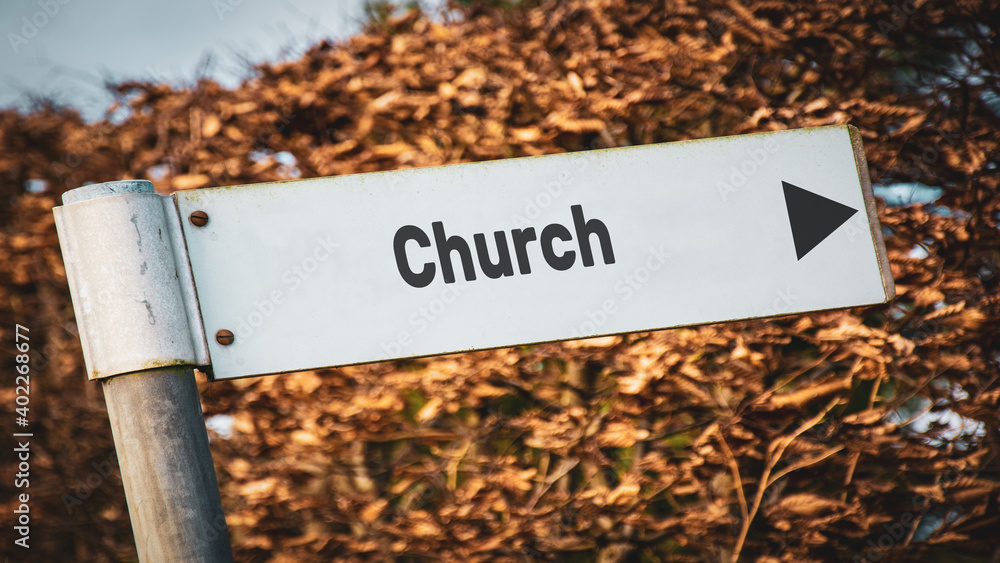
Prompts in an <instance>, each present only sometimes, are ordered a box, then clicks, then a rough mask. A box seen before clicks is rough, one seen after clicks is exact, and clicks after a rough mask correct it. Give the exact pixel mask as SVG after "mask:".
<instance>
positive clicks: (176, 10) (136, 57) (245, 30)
mask: <svg viewBox="0 0 1000 563" xmlns="http://www.w3.org/2000/svg"><path fill="white" fill-rule="evenodd" d="M423 4H424V5H425V6H434V5H439V4H440V2H434V1H430V2H428V1H425V2H423ZM364 21H365V12H364V0H325V1H324V0H278V1H270V2H269V1H265V0H172V1H171V2H156V1H153V0H128V1H125V0H89V1H85V0H20V1H4V2H0V32H2V34H3V44H2V45H0V107H4V108H6V107H19V108H22V109H25V108H28V107H30V104H31V100H32V99H33V98H37V97H38V96H43V97H48V98H51V99H53V100H55V101H57V102H58V103H61V104H66V105H72V106H74V107H77V108H79V109H80V110H81V111H82V113H83V114H84V116H85V117H86V118H87V119H91V120H94V119H99V118H101V117H103V115H104V112H105V111H106V110H107V108H108V107H109V105H110V104H111V102H112V97H111V96H110V95H109V94H108V93H107V92H106V90H105V88H104V86H103V85H104V83H105V82H106V81H116V82H117V81H122V80H125V79H146V80H150V79H152V80H156V81H169V82H172V83H180V84H190V83H193V82H194V80H195V79H196V78H197V77H198V76H199V75H201V76H209V77H211V78H214V79H216V80H218V81H220V82H221V83H223V84H224V85H226V86H230V87H231V86H235V85H237V84H238V83H239V79H240V78H241V77H245V76H246V75H247V64H246V61H250V62H260V61H264V60H272V61H274V60H289V59H294V58H297V57H298V56H299V55H301V54H302V53H303V52H304V51H305V50H306V49H307V48H308V47H309V46H310V45H312V44H314V43H315V42H317V41H319V40H320V39H325V38H327V39H329V38H332V39H344V38H347V37H349V36H350V35H351V34H353V33H356V32H357V31H359V30H360V28H361V26H362V24H363V22H364ZM206 61H211V62H210V63H209V64H205V63H206Z"/></svg>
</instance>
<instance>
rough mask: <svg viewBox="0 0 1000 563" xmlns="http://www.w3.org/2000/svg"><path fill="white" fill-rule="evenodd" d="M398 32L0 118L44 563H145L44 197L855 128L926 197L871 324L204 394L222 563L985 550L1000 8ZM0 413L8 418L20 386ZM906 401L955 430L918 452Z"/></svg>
mask: <svg viewBox="0 0 1000 563" xmlns="http://www.w3.org/2000/svg"><path fill="white" fill-rule="evenodd" d="M397 14H399V15H397V16H394V17H390V18H386V19H382V20H378V21H375V22H373V23H372V24H371V25H370V26H369V27H368V28H367V29H366V31H365V32H364V33H362V34H360V35H358V36H356V37H354V38H352V39H351V40H349V41H346V42H343V43H338V44H328V43H321V44H318V45H316V46H315V47H313V48H312V49H311V50H310V51H309V52H308V53H307V54H306V55H305V56H303V57H302V58H301V59H300V60H297V61H294V62H289V63H283V64H274V65H269V64H268V65H263V66H261V67H259V68H258V69H257V71H256V73H255V76H254V77H253V78H252V79H250V80H248V81H247V82H245V83H244V84H242V85H241V86H240V87H238V88H236V89H233V90H227V89H224V88H222V87H220V86H219V85H217V84H216V83H214V82H212V81H209V80H201V81H199V82H198V83H197V84H196V85H195V86H194V87H191V88H184V89H181V88H174V87H171V86H169V85H166V84H154V83H139V82H130V83H125V84H120V85H117V86H116V87H115V88H116V92H118V94H119V95H120V100H121V101H120V104H121V108H123V109H122V111H126V112H127V117H126V118H125V119H124V120H123V121H120V122H119V121H118V120H115V121H114V122H113V121H111V120H109V119H105V120H102V121H100V122H97V123H86V122H84V121H83V120H81V118H80V117H79V115H78V114H77V113H76V112H75V111H73V110H71V109H64V108H58V107H54V106H52V105H50V104H42V105H41V106H40V107H38V108H37V109H36V110H35V111H33V112H31V113H27V114H19V113H16V112H13V111H4V112H2V113H0V130H2V133H0V190H2V197H3V198H4V201H5V202H8V201H9V203H10V204H9V205H5V206H3V208H2V211H0V221H2V225H3V227H2V229H3V230H2V233H3V234H2V239H0V264H2V265H3V266H2V267H0V334H2V341H3V342H4V343H5V344H4V352H3V359H2V363H3V366H4V371H5V373H7V374H12V373H13V366H14V363H13V357H12V356H11V357H8V350H10V343H11V342H12V341H13V334H12V329H13V326H14V324H15V323H20V324H23V325H26V326H29V327H30V328H31V331H32V332H31V337H32V344H33V350H34V352H33V354H34V362H33V366H34V367H35V368H36V369H35V371H34V378H33V380H32V382H33V383H34V385H33V387H32V410H31V420H32V428H33V430H34V432H35V435H36V438H35V440H34V442H33V448H34V450H33V451H34V457H33V458H32V460H33V465H32V475H31V497H32V511H33V512H32V517H33V522H34V525H33V526H34V527H33V533H32V542H33V547H32V550H31V554H32V555H33V556H35V557H38V558H40V559H39V560H42V559H44V560H79V561H127V560H134V557H135V553H134V547H133V544H132V535H131V530H130V527H129V523H128V516H127V511H126V507H125V502H124V495H123V493H122V490H121V482H120V479H119V478H118V477H117V475H111V476H106V477H101V478H100V479H96V478H95V477H94V475H95V474H96V475H98V476H100V475H101V472H100V471H99V470H100V469H101V468H103V467H104V466H103V465H102V464H103V463H104V462H106V461H107V460H108V458H109V455H110V454H111V453H112V452H113V444H112V441H111V436H110V431H109V427H108V424H107V422H106V415H105V410H104V405H103V400H102V397H101V392H100V386H99V385H98V384H95V383H90V382H87V381H86V379H85V376H84V373H83V369H82V358H81V356H80V349H79V345H78V341H77V339H76V336H75V323H74V320H73V313H72V308H71V304H70V302H69V296H68V291H67V287H66V280H65V272H64V269H63V266H62V261H61V257H60V254H59V249H58V244H57V241H56V237H55V233H54V229H53V221H52V215H51V208H52V206H53V205H56V204H57V201H58V196H59V194H60V193H61V192H62V191H64V190H66V189H69V188H73V187H76V186H79V185H81V184H82V183H84V182H100V181H107V180H114V179H121V178H151V179H154V180H155V182H156V185H157V187H158V189H160V190H161V191H163V192H164V193H166V192H169V191H171V190H175V189H190V188H198V187H202V186H211V185H226V184H241V183H251V182H262V181H272V180H279V179H287V178H289V177H293V176H294V175H296V174H300V175H301V176H303V177H309V176H321V175H335V174H348V173H357V172H367V171H373V170H387V169H396V168H402V167H409V166H428V165H436V164H444V163H450V162H463V161H473V160H484V159H496V158H508V157H516V156H523V155H534V154H547V153H554V152H564V151H576V150H585V149H590V148H597V147H606V146H624V145H637V144H644V143H655V142H664V141H675V140H682V139H691V138H704V137H712V136H718V135H730V134H738V133H747V132H754V131H771V130H781V129H789V128H798V127H810V126H817V125H826V124H834V123H852V124H854V125H855V126H857V127H858V128H859V129H860V130H861V132H862V134H863V136H864V139H865V145H866V150H867V155H868V161H869V164H870V169H871V174H872V181H873V183H876V184H886V183H892V182H899V181H906V182H921V183H923V184H926V185H930V186H936V187H940V188H942V189H943V195H942V196H941V198H940V199H938V200H937V201H936V202H935V203H934V204H933V205H931V204H919V205H910V206H892V207H886V206H884V205H883V206H881V207H880V217H881V220H882V222H883V225H884V226H885V228H886V229H887V233H888V236H887V239H886V244H887V246H888V248H889V253H890V259H891V262H892V269H893V275H894V277H895V279H896V282H897V284H898V286H897V287H898V294H899V297H898V298H897V299H896V301H895V302H894V303H892V304H890V305H888V306H883V307H874V308H867V309H856V310H848V311H837V312H826V313H818V314H814V315H803V316H796V317H790V318H783V319H777V320H771V321H754V322H742V323H732V324H726V325H713V326H706V327H700V328H694V329H681V330H672V331H663V332H655V333H639V334H630V335H627V336H621V337H610V338H602V339H593V340H585V341H577V342H567V343H561V344H545V345H539V346H532V347H526V348H517V349H502V350H496V351H490V352H477V353H469V354H459V355H452V356H446V357H439V358H430V359H423V360H415V361H408V362H398V363H383V364H374V365H367V366H360V367H351V368H343V369H330V370H322V371H318V372H308V373H301V374H295V375H285V376H278V377H266V378H255V379H247V380H241V381H233V382H224V383H207V382H206V383H204V384H203V386H202V398H203V406H204V410H205V412H206V415H215V414H223V413H224V414H228V415H231V416H232V417H234V419H235V425H234V428H235V430H234V435H233V436H232V438H229V439H222V438H219V437H214V438H213V450H214V455H215V461H216V470H217V473H218V476H219V479H220V486H221V490H222V497H223V503H224V505H225V509H226V513H227V518H228V522H229V530H230V534H231V538H232V544H233V546H234V549H235V552H236V554H237V560H239V561H276V562H277V561H326V560H331V559H337V560H352V561H383V560H393V559H395V560H466V561H487V560H490V561H528V560H553V561H564V560H566V561H602V562H610V561H660V560H671V561H720V560H737V559H739V560H741V561H761V562H765V561H832V560H850V561H858V560H865V561H874V560H876V559H881V560H898V561H916V560H927V561H955V560H958V558H960V557H961V558H962V559H961V560H963V561H997V560H998V558H1000V551H998V548H997V542H996V539H995V538H996V532H997V530H1000V506H998V502H1000V497H998V495H1000V484H998V479H997V469H998V467H1000V460H998V446H997V432H998V430H1000V417H998V411H1000V384H998V381H997V379H998V375H1000V366H998V362H1000V354H998V350H1000V346H998V332H1000V331H998V318H1000V297H998V285H1000V231H998V224H997V223H998V213H1000V194H998V178H1000V174H998V169H997V161H998V142H1000V118H998V115H997V105H996V100H997V97H996V96H997V94H998V92H1000V88H998V76H1000V74H998V73H1000V61H998V58H997V51H996V49H995V45H996V43H997V30H996V29H995V26H996V22H998V21H1000V7H998V3H997V2H995V1H993V2H977V1H960V2H922V1H919V0H917V1H907V2H904V1H900V2H899V3H897V4H895V5H893V4H889V3H881V2H878V3H869V2H848V1H842V2H834V1H827V0H816V1H812V2H806V3H786V2H774V1H769V0H760V1H750V2H746V3H741V2H739V1H737V0H726V1H722V0H707V1H703V2H685V1H682V0H666V1H664V2H662V3H661V2H657V3H647V2H623V1H612V0H594V1H586V2H585V1H580V0H574V1H559V2H555V1H550V2H542V3H541V4H540V5H532V6H528V5H514V6H510V5H503V6H496V7H489V6H486V5H479V4H476V5H473V6H471V7H470V6H465V7H454V8H453V9H452V10H451V11H450V12H449V13H448V14H447V15H446V16H445V17H444V18H443V19H442V18H438V19H434V18H428V17H426V16H424V15H422V14H419V13H417V12H408V13H402V12H397ZM990 96H992V98H991V97H990ZM990 100H992V103H993V106H992V109H991V108H990V107H989V105H988V103H987V102H988V101H990ZM109 115H110V113H109ZM282 151H287V152H289V153H291V154H292V155H294V157H295V158H296V164H295V167H294V168H295V169H293V167H289V166H286V165H282V164H281V163H279V162H278V161H277V160H276V158H275V157H274V153H278V152H282ZM29 180H44V181H45V182H46V185H47V186H48V189H47V190H46V191H44V192H42V193H34V192H29V191H27V190H26V187H25V186H26V183H27V182H28V181H29ZM915 247H920V248H921V249H923V251H924V252H926V256H925V257H920V256H922V254H923V252H918V253H914V252H913V251H914V248H915ZM331 322H332V321H331ZM7 379H8V380H10V381H11V382H12V380H13V376H12V375H11V376H9V377H8V378H7ZM0 393H2V394H3V397H4V400H3V401H0V404H2V406H0V417H2V418H3V420H12V419H13V417H14V414H13V412H12V409H13V397H14V394H13V393H14V392H13V385H12V384H9V385H4V386H3V387H2V390H0ZM921 409H924V410H930V411H932V412H935V413H949V412H950V413H954V414H953V415H952V414H949V415H948V416H958V415H960V416H961V417H964V418H962V419H961V420H962V421H963V422H964V423H965V425H966V430H967V431H966V432H964V433H958V434H957V435H956V433H955V432H953V431H950V430H949V427H948V426H947V425H946V424H937V425H932V426H931V427H930V428H929V429H927V431H924V432H922V431H919V430H921V429H919V428H916V427H915V426H914V425H913V424H910V423H911V422H912V419H913V418H914V417H916V416H917V414H919V413H920V412H922V411H921ZM137 416H141V413H137ZM9 440H10V439H9V438H5V442H4V444H3V447H4V451H10V450H9V449H7V448H8V447H12V445H11V444H10V441H9ZM95 464H96V465H95ZM2 465H3V468H4V475H12V474H13V473H14V471H13V468H14V464H13V461H12V458H8V457H7V456H6V455H5V456H4V458H3V463H2ZM11 485H12V481H11V480H7V479H5V480H4V482H3V483H2V485H0V490H2V491H3V494H4V497H3V498H4V505H5V507H11V509H13V507H14V506H15V505H14V499H13V498H12V493H13V489H12V488H11ZM74 499H75V501H76V502H74ZM7 513H8V514H9V512H7ZM5 525H6V524H5ZM15 549H16V548H13V547H12V546H11V544H10V543H9V542H5V543H4V545H3V547H2V550H3V553H9V554H10V555H13V556H15V557H17V556H20V555H22V554H21V553H20V552H18V551H15Z"/></svg>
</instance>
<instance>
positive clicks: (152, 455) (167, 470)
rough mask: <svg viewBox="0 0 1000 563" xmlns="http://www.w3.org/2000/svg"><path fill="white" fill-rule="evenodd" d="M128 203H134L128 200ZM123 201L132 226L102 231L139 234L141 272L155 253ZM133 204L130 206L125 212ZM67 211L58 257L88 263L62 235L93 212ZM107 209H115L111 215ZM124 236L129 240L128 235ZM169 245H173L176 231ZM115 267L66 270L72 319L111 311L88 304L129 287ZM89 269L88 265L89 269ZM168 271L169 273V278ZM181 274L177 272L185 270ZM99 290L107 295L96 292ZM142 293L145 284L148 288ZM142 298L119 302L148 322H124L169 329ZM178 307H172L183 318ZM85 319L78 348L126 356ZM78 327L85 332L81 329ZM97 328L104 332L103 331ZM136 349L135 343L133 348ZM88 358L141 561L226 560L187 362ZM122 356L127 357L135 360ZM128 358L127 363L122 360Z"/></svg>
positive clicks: (143, 184)
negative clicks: (108, 370) (106, 369)
mask: <svg viewBox="0 0 1000 563" xmlns="http://www.w3.org/2000/svg"><path fill="white" fill-rule="evenodd" d="M152 193H153V186H152V184H151V183H149V182H147V181H144V180H132V181H121V182H108V183H105V184H95V185H90V186H85V187H82V188H77V189H75V190H71V191H69V192H66V194H64V195H63V203H64V204H65V205H64V208H70V207H71V206H72V204H76V203H80V202H84V201H89V200H94V199H99V198H105V197H114V196H120V195H124V194H152ZM157 197H158V196H157ZM129 205H132V207H128V206H129ZM125 206H126V207H125V208H124V209H125V211H126V212H127V213H126V215H123V216H124V217H126V219H125V220H126V221H128V218H127V217H128V216H129V215H131V223H134V224H135V230H134V231H131V228H132V224H126V225H123V226H122V227H125V228H126V229H125V230H122V231H115V230H113V229H112V230H110V231H109V234H108V235H107V236H105V237H104V239H109V238H110V239H117V238H121V237H122V235H121V234H120V233H121V232H125V233H133V232H134V233H138V247H139V248H138V251H137V252H139V253H140V254H137V256H141V257H142V258H141V259H142V262H141V264H140V265H137V269H139V268H141V270H142V274H143V275H146V274H147V270H148V269H151V268H155V266H151V265H150V264H148V263H147V262H146V259H147V258H148V259H149V260H150V261H152V260H153V259H154V258H155V256H153V254H152V251H151V250H150V248H151V247H154V246H155V243H154V241H150V240H149V239H150V238H153V237H151V236H149V235H147V237H146V239H147V240H145V241H144V240H143V228H144V227H143V226H142V225H141V221H142V219H141V218H139V217H140V215H141V212H142V210H141V208H140V207H139V206H137V205H135V204H132V203H126V204H125ZM133 210H138V211H136V212H135V213H132V211H133ZM69 213H70V212H68V211H62V212H61V214H60V213H57V224H58V225H59V226H60V239H61V244H62V246H63V254H64V259H65V260H66V262H67V269H68V270H70V269H73V270H74V271H82V270H86V268H84V267H81V266H80V265H79V264H75V262H78V261H80V260H84V259H85V258H86V256H74V255H73V247H74V246H79V245H74V244H73V243H72V242H71V241H70V239H71V238H72V236H73V231H74V229H73V226H74V224H76V223H80V222H83V221H86V220H88V219H89V221H93V219H92V216H81V217H82V218H81V219H75V218H74V217H68V214H69ZM105 213H106V212H105ZM110 215H114V213H111V214H110ZM74 220H75V222H74ZM90 226H91V228H93V229H98V228H101V227H100V225H90ZM78 230H79V229H78ZM164 230H167V229H164V228H153V229H152V233H158V232H159V233H158V234H159V235H160V237H159V238H160V242H161V243H162V242H163V240H164V238H165V237H166V238H168V239H169V237H167V234H166V233H163V231H164ZM64 231H66V232H64ZM94 238H95V239H98V240H99V242H100V243H104V242H108V243H109V244H113V245H114V244H121V242H120V241H119V240H100V239H101V237H100V236H97V237H94ZM133 238H134V237H133ZM128 242H129V244H134V242H133V241H131V240H129V241H128ZM88 243H89V244H90V247H93V246H94V243H92V242H90V241H88ZM143 244H145V245H146V248H143ZM164 244H165V246H164V247H165V248H167V251H168V252H169V250H170V248H171V242H170V241H169V240H167V242H166V243H164ZM173 245H174V246H176V245H177V243H176V239H175V241H174V242H173ZM77 250H78V254H84V255H85V254H86V253H87V252H86V251H87V248H84V249H83V250H79V249H77ZM154 250H155V248H154ZM142 253H144V254H142ZM91 255H92V253H91ZM185 261H186V258H185ZM171 262H172V261H171ZM74 266H75V267H74ZM166 267H167V268H168V269H169V268H175V270H174V271H173V273H172V274H173V275H172V277H174V278H176V277H178V276H177V271H178V270H183V268H180V267H178V266H175V265H174V264H173V263H171V264H168V265H167V266H166ZM123 269H124V268H122V267H121V266H120V265H119V264H112V265H110V266H108V269H107V270H106V276H105V279H103V280H94V279H92V278H93V277H95V276H93V275H90V279H86V280H82V281H81V280H80V279H76V280H74V279H73V276H70V277H71V280H70V286H71V292H72V293H73V298H74V306H75V307H76V309H77V317H78V321H77V322H78V323H83V322H84V321H82V320H81V315H85V316H87V317H88V319H92V317H93V316H94V315H98V316H101V315H105V316H114V314H116V313H117V311H108V310H106V309H108V308H109V307H107V305H106V304H105V305H104V306H103V309H105V310H103V311H100V310H98V311H95V310H94V309H95V306H94V303H95V302H97V303H98V304H99V305H100V304H101V303H102V301H101V300H102V299H105V300H106V299H109V297H107V295H111V297H110V298H113V297H114V294H115V293H116V292H120V293H124V292H126V291H128V290H129V289H132V288H124V287H116V285H121V284H122V283H124V282H123V281H122V280H123V279H129V278H128V275H132V273H129V274H128V275H122V274H121V272H122V270H123ZM92 271H94V270H93V269H91V272H92ZM91 272H85V274H84V275H79V277H84V278H85V277H87V275H86V274H90V273H91ZM182 273H183V272H182ZM170 277H171V276H167V279H169V278H170ZM180 277H181V278H183V276H180ZM133 279H135V278H133ZM142 279H146V278H142ZM96 285H100V287H93V286H96ZM108 288H110V291H108ZM102 291H104V292H105V293H101V292H102ZM149 293H152V291H151V290H150V291H149ZM140 296H141V297H142V298H143V299H142V300H139V299H138V298H136V297H132V296H129V298H128V299H127V300H126V301H127V302H131V301H135V302H136V303H137V307H139V308H141V309H140V311H139V314H140V315H141V314H144V313H145V311H146V310H148V313H149V316H148V324H149V325H150V326H142V327H137V328H136V329H133V330H132V332H131V334H135V333H136V332H139V331H140V330H141V331H145V330H149V329H151V328H153V329H157V327H156V326H155V325H156V324H157V322H159V323H160V327H163V326H165V325H167V326H174V327H176V323H175V324H173V325H171V318H168V317H169V316H170V315H171V314H174V313H172V312H170V311H163V310H158V309H157V308H158V307H159V303H157V302H156V300H155V299H156V297H155V296H151V295H147V290H146V289H143V290H142V292H141V293H140ZM154 304H155V305H154ZM188 308H190V306H189V307H188ZM161 309H162V307H161ZM181 309H182V310H183V309H184V307H183V306H182V307H181ZM128 314H130V313H127V312H126V313H125V314H124V315H125V316H127V315H128ZM183 314H184V313H181V314H180V315H181V316H183ZM157 315H159V316H157ZM175 316H176V315H175ZM86 322H87V323H90V326H88V327H83V326H81V340H84V351H85V355H87V354H88V353H90V354H91V355H92V356H95V357H103V356H115V355H118V356H127V355H132V356H135V354H132V352H133V350H128V351H127V352H129V354H126V353H125V352H126V351H125V350H123V349H122V347H119V346H117V345H115V344H109V342H114V339H113V338H111V337H107V336H104V335H101V334H98V333H100V332H101V330H102V329H103V326H106V325H103V326H102V323H106V322H107V321H101V320H87V321H86ZM108 324H110V323H108ZM143 324H145V323H143ZM84 328H86V329H87V330H86V331H85V330H83V329H84ZM126 330H129V329H126ZM104 332H105V333H107V332H109V331H108V330H104ZM175 332H177V331H175ZM169 337H170V338H171V339H175V340H178V341H181V340H184V339H188V340H190V338H188V336H187V335H183V336H182V335H178V334H172V335H170V336H169ZM170 345H171V343H168V344H166V345H165V346H164V347H169V346H170ZM143 351H144V350H140V352H143ZM171 357H172V356H171ZM87 360H88V370H89V371H90V376H91V378H100V379H102V385H103V388H104V398H105V401H106V402H107V407H108V418H109V419H110V421H111V429H112V432H113V434H114V439H115V449H116V450H117V453H118V463H119V467H120V469H121V476H122V481H123V482H124V485H125V495H126V498H127V500H128V510H129V517H130V518H131V521H132V531H133V533H134V534H135V543H136V548H137V550H138V554H139V559H140V560H141V561H143V562H159V561H163V562H175V561H185V562H188V561H199V562H212V563H214V562H226V561H232V560H233V554H232V548H231V547H230V545H229V533H228V530H227V528H226V519H225V515H224V514H223V511H222V501H221V499H220V496H219V487H218V483H217V481H216V476H215V468H214V466H213V464H212V454H211V451H210V450H209V446H208V433H207V431H206V428H205V420H204V415H203V413H202V410H201V403H200V402H199V399H198V387H197V384H196V382H195V376H194V372H193V369H192V367H190V364H191V363H192V362H181V361H177V362H175V363H177V364H185V363H186V364H189V365H169V363H170V362H167V361H164V360H163V359H162V358H150V360H151V361H150V362H149V365H150V366H156V367H153V369H142V370H136V371H130V372H128V373H120V374H115V375H111V376H105V375H103V374H100V373H99V372H98V370H97V369H96V368H95V367H94V365H96V363H95V362H98V361H101V360H100V358H98V359H96V360H95V359H94V358H92V357H89V356H88V357H87ZM128 361H132V362H134V361H135V360H134V359H130V360H128ZM128 361H126V362H125V364H128ZM92 364H93V365H92ZM165 364H166V365H165ZM120 369H128V368H127V367H126V368H120ZM115 371H120V370H115ZM112 373H114V371H112Z"/></svg>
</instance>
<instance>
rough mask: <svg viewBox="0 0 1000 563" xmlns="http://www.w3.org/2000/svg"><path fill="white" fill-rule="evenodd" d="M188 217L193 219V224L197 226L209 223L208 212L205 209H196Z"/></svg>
mask: <svg viewBox="0 0 1000 563" xmlns="http://www.w3.org/2000/svg"><path fill="white" fill-rule="evenodd" d="M188 219H190V220H191V224H192V225H194V226H195V227H204V226H205V225H207V224H208V213H205V212H204V211H200V210H199V211H195V212H194V213H192V214H191V215H190V216H188Z"/></svg>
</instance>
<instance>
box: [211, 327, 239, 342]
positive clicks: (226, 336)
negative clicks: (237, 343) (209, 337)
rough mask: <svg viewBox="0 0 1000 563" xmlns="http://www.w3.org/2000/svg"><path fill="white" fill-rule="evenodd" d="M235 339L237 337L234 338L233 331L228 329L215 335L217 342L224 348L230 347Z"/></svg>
mask: <svg viewBox="0 0 1000 563" xmlns="http://www.w3.org/2000/svg"><path fill="white" fill-rule="evenodd" d="M235 339H236V337H235V336H233V333H232V331H229V330H226V329H222V330H220V331H219V332H216V333H215V341H216V342H218V343H219V344H221V345H223V346H229V345H230V344H232V343H233V340H235Z"/></svg>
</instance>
